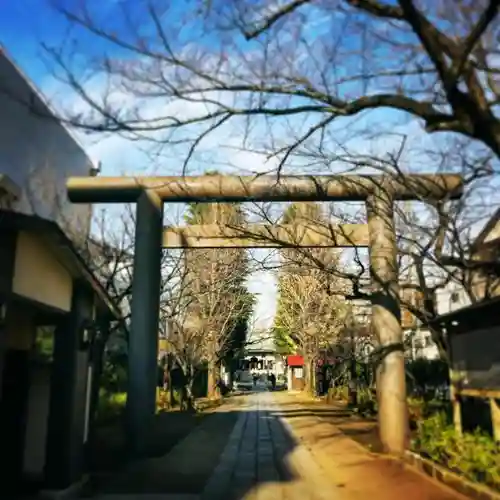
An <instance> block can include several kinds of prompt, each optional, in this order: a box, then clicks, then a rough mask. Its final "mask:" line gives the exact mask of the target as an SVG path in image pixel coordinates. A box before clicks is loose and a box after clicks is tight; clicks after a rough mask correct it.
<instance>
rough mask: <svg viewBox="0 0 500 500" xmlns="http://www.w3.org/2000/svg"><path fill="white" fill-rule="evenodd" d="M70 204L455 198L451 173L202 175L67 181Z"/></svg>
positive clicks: (459, 184) (456, 182)
mask: <svg viewBox="0 0 500 500" xmlns="http://www.w3.org/2000/svg"><path fill="white" fill-rule="evenodd" d="M66 187H67V190H68V197H69V199H70V201H72V202H73V203H134V202H135V201H137V199H138V197H139V195H140V193H141V192H143V191H152V192H154V193H155V194H156V195H157V196H158V197H159V198H160V199H162V200H163V201H164V202H171V203H172V202H181V203H190V202H193V201H194V202H253V201H255V202H257V201H364V200H366V198H367V197H368V196H369V195H371V194H374V195H375V196H377V195H378V194H380V193H386V194H390V196H391V198H392V199H394V200H426V199H432V200H440V199H445V198H446V199H448V198H450V199H454V198H460V196H461V194H462V190H463V179H462V177H461V176H460V175H456V174H439V175H438V174H413V175H399V176H396V175H316V176H313V175H283V176H280V177H275V176H271V175H261V176H232V175H203V176H184V177H166V176H165V177H146V176H144V177H70V178H69V179H68V181H67V183H66Z"/></svg>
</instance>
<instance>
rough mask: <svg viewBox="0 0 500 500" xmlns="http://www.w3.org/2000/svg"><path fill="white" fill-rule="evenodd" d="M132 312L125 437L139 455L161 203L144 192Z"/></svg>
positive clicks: (150, 372)
mask: <svg viewBox="0 0 500 500" xmlns="http://www.w3.org/2000/svg"><path fill="white" fill-rule="evenodd" d="M136 214H137V215H136V228H135V252H134V273H133V282H132V307H131V309H132V311H131V324H130V334H129V340H128V394H127V420H128V439H129V445H130V448H131V451H132V452H134V453H136V454H141V453H142V452H143V451H144V449H145V447H146V446H147V439H148V430H149V427H150V423H151V420H152V418H153V417H154V414H155V411H156V393H157V390H156V385H157V352H158V329H159V320H158V316H159V309H160V285H161V256H162V248H161V242H162V241H161V240H162V230H163V203H162V201H161V200H160V199H159V198H158V197H157V196H156V195H155V194H154V193H151V192H148V191H144V192H143V193H142V194H141V195H140V196H139V198H138V200H137V212H136Z"/></svg>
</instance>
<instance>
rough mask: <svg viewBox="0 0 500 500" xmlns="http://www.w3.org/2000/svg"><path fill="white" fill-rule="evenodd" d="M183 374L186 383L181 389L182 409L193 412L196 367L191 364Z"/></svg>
mask: <svg viewBox="0 0 500 500" xmlns="http://www.w3.org/2000/svg"><path fill="white" fill-rule="evenodd" d="M183 375H184V383H183V385H182V391H181V410H182V411H186V412H193V411H195V407H194V395H193V385H194V368H193V367H192V366H190V367H189V368H187V369H185V370H183Z"/></svg>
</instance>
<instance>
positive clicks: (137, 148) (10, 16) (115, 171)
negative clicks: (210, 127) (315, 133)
mask: <svg viewBox="0 0 500 500" xmlns="http://www.w3.org/2000/svg"><path fill="white" fill-rule="evenodd" d="M53 1H54V2H57V3H60V4H61V3H62V4H66V5H75V4H77V3H78V2H77V1H76V0H53ZM86 1H87V2H88V3H89V4H90V5H91V7H92V8H93V9H94V12H95V13H96V14H97V15H98V16H99V18H100V19H104V20H106V24H107V25H109V24H110V23H113V24H114V25H115V26H116V30H117V31H118V32H122V30H123V25H120V24H118V21H117V16H115V15H114V11H115V9H119V8H120V6H121V5H123V4H126V5H127V6H129V7H131V8H140V7H139V6H143V5H144V2H142V1H137V0H135V1H134V0H86ZM168 3H169V4H173V5H175V6H176V7H175V9H174V10H173V11H171V12H170V14H169V16H170V17H169V19H166V25H168V26H169V28H170V29H171V30H173V31H175V29H176V26H178V24H177V21H178V20H179V19H180V18H181V17H182V16H185V15H186V14H187V15H189V9H190V8H192V7H193V5H194V4H195V3H196V1H195V0H191V1H189V0H182V1H181V0H179V1H178V2H168ZM310 27H311V32H314V33H313V36H315V37H321V36H329V31H328V30H331V28H332V25H330V24H329V23H328V22H325V21H324V19H323V18H321V17H320V16H318V18H317V20H316V22H314V23H312V24H311V25H310ZM147 28H148V27H147V26H145V27H144V28H143V29H147ZM195 28H196V29H197V30H199V27H193V25H191V26H190V30H187V31H183V32H180V33H177V34H178V36H177V38H176V41H177V43H182V42H183V41H185V40H187V39H188V38H189V39H192V38H193V29H195ZM68 30H69V26H68V23H67V21H66V20H65V19H64V18H63V17H61V16H60V15H59V14H57V13H55V12H54V10H53V9H52V8H50V7H49V6H48V0H5V1H4V2H3V5H2V6H1V7H0V43H1V44H2V45H3V46H4V47H5V48H6V49H7V51H8V52H9V54H11V55H12V57H13V58H14V59H15V60H16V62H17V63H18V64H19V65H20V66H21V68H22V69H23V70H24V72H25V73H26V74H27V75H28V76H29V77H30V78H31V79H32V80H33V82H34V83H35V84H36V85H37V86H38V87H39V88H40V89H41V90H42V91H43V92H44V93H45V94H47V95H48V97H49V98H54V99H61V98H62V99H64V98H66V97H67V96H65V95H61V92H62V93H63V94H64V90H63V89H61V86H60V85H58V84H57V82H56V81H55V80H54V78H53V76H52V75H51V73H50V72H49V71H48V66H47V62H46V55H45V54H44V51H43V50H42V49H41V48H40V42H41V41H43V42H44V43H46V44H48V45H52V46H60V45H61V43H62V41H63V40H67V35H68V33H69V32H68ZM71 33H72V35H75V31H74V28H72V29H71ZM76 34H77V36H76V39H77V40H78V43H79V45H80V47H81V48H83V49H84V50H85V52H86V53H87V55H91V54H99V53H102V52H103V51H104V50H106V51H108V53H109V51H110V50H112V51H113V54H114V55H117V54H120V55H122V56H123V52H121V53H119V52H118V50H117V49H116V47H114V48H112V49H111V48H110V46H109V44H105V43H104V42H102V41H100V40H99V39H97V38H95V37H90V36H89V35H88V34H86V33H84V32H82V31H81V30H80V31H78V32H77V33H76ZM308 34H309V33H306V35H308ZM196 38H197V43H199V44H202V45H203V44H205V45H209V46H210V45H212V44H214V45H216V44H218V43H219V41H217V40H215V39H214V37H213V36H212V35H210V34H207V33H202V32H201V31H199V32H198V33H197V37H196ZM128 57H130V55H128ZM82 69H83V68H82ZM336 69H338V71H341V72H342V71H344V72H345V71H346V69H345V68H336ZM179 112H182V109H180V110H179ZM299 120H302V122H303V123H301V124H300V126H302V127H305V126H306V122H307V120H305V119H304V118H303V117H300V118H299ZM368 123H370V124H371V125H372V126H373V128H374V130H378V129H380V128H381V127H388V126H392V125H391V124H394V123H398V127H399V130H400V131H401V132H406V133H410V135H411V136H412V138H413V140H414V141H415V143H417V144H420V145H421V146H422V145H425V146H429V145H432V142H433V141H435V140H437V139H435V137H437V136H433V137H432V138H430V137H429V136H425V135H424V134H423V133H422V130H421V125H420V124H418V123H417V122H416V121H413V122H411V123H409V122H408V120H405V119H402V115H401V114H395V113H394V112H390V111H387V110H382V111H377V112H375V113H373V114H371V117H370V118H369V119H367V118H363V120H362V122H361V124H362V125H363V124H364V125H366V124H368ZM293 125H294V126H297V125H298V124H297V120H296V121H295V122H294V123H293ZM232 126H233V125H231V127H232ZM262 130H264V129H262ZM262 130H257V133H260V134H261V135H262V136H265V135H266V134H265V133H262ZM275 130H280V131H281V133H282V135H286V127H285V125H284V122H282V123H281V124H280V125H278V126H277V127H276V128H275ZM333 130H334V132H333V136H334V137H335V139H336V140H338V141H339V142H343V141H347V140H348V139H349V134H352V130H350V129H349V128H348V127H346V122H345V121H339V122H338V125H336V126H335V128H334V129H333ZM227 132H228V130H227V129H226V130H225V131H224V132H223V133H222V135H219V136H216V137H215V138H214V139H213V140H212V142H208V144H207V145H206V146H205V159H206V160H212V161H216V162H219V163H220V165H217V168H219V170H223V169H224V168H225V170H226V171H234V169H237V171H238V172H242V171H243V172H246V173H248V172H249V171H263V170H267V169H269V168H270V166H272V165H273V163H272V162H271V164H266V163H265V162H264V161H263V157H262V156H261V155H257V154H255V153H249V152H248V151H238V150H236V149H234V148H233V149H228V148H227V147H226V148H223V147H221V146H222V143H224V142H225V145H226V146H227V136H224V134H225V133H227ZM82 139H83V141H84V143H85V146H86V148H87V150H88V152H89V155H90V156H91V157H92V158H93V159H95V160H96V161H97V160H99V161H102V162H103V173H104V175H119V174H123V173H128V174H131V173H136V174H137V173H138V174H143V173H146V172H151V171H152V170H153V169H159V171H160V172H162V173H172V172H173V171H176V172H177V173H178V172H179V166H180V164H181V161H180V159H179V158H178V157H176V154H175V152H174V153H173V154H172V155H170V157H168V155H167V156H163V157H162V158H161V162H160V164H159V165H154V164H151V162H150V161H149V158H148V157H146V155H145V154H144V153H143V152H142V150H141V147H143V145H141V144H138V143H130V142H125V141H124V140H123V139H122V138H120V137H112V138H107V139H106V140H103V139H102V138H99V137H88V136H85V137H82ZM397 144H398V139H397V138H392V139H386V140H385V141H384V142H382V141H380V140H377V141H375V142H373V143H372V142H371V141H369V140H367V141H364V142H362V143H361V142H360V141H357V140H354V141H351V147H352V148H353V149H357V151H365V152H372V153H374V154H378V153H380V151H381V150H385V151H387V150H390V148H391V145H392V147H394V148H396V149H397ZM410 159H411V162H412V166H413V167H414V168H415V167H416V168H419V169H425V170H429V167H428V162H427V163H426V158H425V157H423V156H422V155H420V156H418V157H417V156H415V155H413V156H411V158H409V160H410ZM222 164H224V165H225V167H221V165H222ZM229 165H233V166H234V169H233V170H232V169H231V167H230V166H229ZM195 168H200V169H201V170H203V169H204V168H205V165H201V164H199V165H195ZM157 171H158V170H157ZM169 210H170V209H169ZM170 213H171V214H175V217H173V218H178V210H170ZM249 286H250V289H251V290H252V291H254V292H256V293H260V294H261V295H259V302H258V306H257V316H258V317H259V318H260V321H261V323H260V324H259V327H262V326H265V325H267V324H269V321H270V320H271V319H272V315H273V313H274V306H275V298H276V294H275V288H274V277H273V276H272V275H271V274H270V273H266V272H259V273H256V274H255V275H254V276H253V278H252V280H251V282H250V285H249Z"/></svg>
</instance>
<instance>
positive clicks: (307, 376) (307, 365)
mask: <svg viewBox="0 0 500 500" xmlns="http://www.w3.org/2000/svg"><path fill="white" fill-rule="evenodd" d="M303 357H304V390H305V391H306V392H310V388H311V361H310V358H309V356H303Z"/></svg>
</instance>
